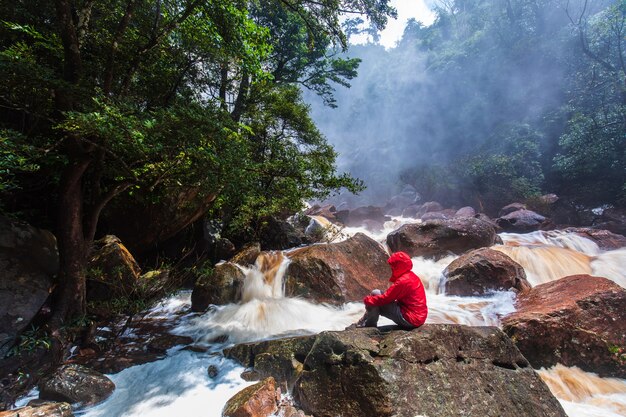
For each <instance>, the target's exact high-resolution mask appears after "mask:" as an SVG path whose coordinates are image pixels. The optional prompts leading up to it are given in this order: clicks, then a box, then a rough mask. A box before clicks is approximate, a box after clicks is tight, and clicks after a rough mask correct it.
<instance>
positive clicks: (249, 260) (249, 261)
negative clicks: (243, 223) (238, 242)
mask: <svg viewBox="0 0 626 417" xmlns="http://www.w3.org/2000/svg"><path fill="white" fill-rule="evenodd" d="M260 253H261V244H260V243H258V242H252V243H248V244H246V245H245V246H244V247H243V248H241V249H240V250H239V252H237V253H236V254H235V256H233V257H232V259H231V260H230V262H231V263H235V264H237V265H241V266H250V265H254V262H255V261H256V258H257V256H259V254H260Z"/></svg>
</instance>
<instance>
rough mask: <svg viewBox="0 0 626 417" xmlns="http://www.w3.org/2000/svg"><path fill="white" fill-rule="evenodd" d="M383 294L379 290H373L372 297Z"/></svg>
mask: <svg viewBox="0 0 626 417" xmlns="http://www.w3.org/2000/svg"><path fill="white" fill-rule="evenodd" d="M382 293H383V292H382V291H381V290H379V289H375V290H372V292H371V295H381V294H382Z"/></svg>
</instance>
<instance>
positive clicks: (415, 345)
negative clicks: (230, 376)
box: [226, 325, 566, 417]
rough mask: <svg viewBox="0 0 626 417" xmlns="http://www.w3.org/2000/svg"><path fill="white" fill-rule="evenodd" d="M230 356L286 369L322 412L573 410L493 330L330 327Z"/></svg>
mask: <svg viewBox="0 0 626 417" xmlns="http://www.w3.org/2000/svg"><path fill="white" fill-rule="evenodd" d="M272 344H275V345H274V346H273V345H272ZM309 346H310V347H309ZM290 349H293V350H290ZM263 352H267V354H263ZM226 354H227V355H228V356H230V357H233V358H236V359H238V360H240V361H241V362H242V363H243V364H244V365H247V366H253V367H254V369H255V370H256V369H257V366H261V367H263V369H264V372H273V371H275V372H276V375H275V378H276V379H277V381H278V382H281V381H283V379H282V378H284V376H285V370H286V369H287V370H288V372H287V374H288V375H287V376H288V378H290V379H291V380H292V381H293V386H294V389H293V394H294V398H295V400H296V401H297V403H298V404H299V406H300V407H301V408H302V410H304V412H306V413H308V414H312V415H316V416H325V415H328V416H355V417H356V416H359V417H360V416H366V417H367V416H372V417H374V416H376V417H378V416H392V415H393V416H399V417H414V416H416V415H429V416H460V415H476V416H494V417H495V416H498V417H503V416H511V417H513V416H515V417H517V416H522V415H523V416H537V417H539V416H554V417H557V416H558V417H564V416H565V415H566V414H565V413H564V411H563V409H562V408H561V406H560V404H559V403H558V401H557V400H556V399H555V398H554V396H553V395H552V394H551V393H550V391H549V390H548V388H547V386H546V385H545V384H544V383H543V381H541V379H540V378H539V377H538V375H537V374H536V373H535V372H534V371H533V369H532V368H531V367H530V366H529V365H528V362H527V361H526V359H525V358H524V357H523V356H522V355H521V354H520V352H519V351H518V350H517V349H516V348H515V346H514V345H513V343H512V342H511V340H510V339H509V338H507V337H506V335H505V334H504V333H503V332H502V331H500V330H499V329H497V328H494V327H468V326H460V325H424V326H422V327H421V328H419V329H415V330H412V331H403V330H393V331H388V330H384V329H372V328H369V329H368V328H364V329H354V330H347V331H343V332H323V333H321V334H319V335H315V336H307V337H299V338H292V339H285V340H280V341H273V342H261V344H248V345H245V346H244V347H235V348H233V349H231V350H230V351H228V352H227V353H226ZM289 362H291V363H292V365H290V366H291V367H290V368H289V366H287V367H286V366H285V364H288V363H289Z"/></svg>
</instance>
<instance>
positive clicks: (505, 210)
mask: <svg viewBox="0 0 626 417" xmlns="http://www.w3.org/2000/svg"><path fill="white" fill-rule="evenodd" d="M518 210H526V204H523V203H511V204H509V205H507V206H504V207H502V208H501V209H500V211H499V212H498V217H503V216H506V215H507V214H511V213H513V212H515V211H518Z"/></svg>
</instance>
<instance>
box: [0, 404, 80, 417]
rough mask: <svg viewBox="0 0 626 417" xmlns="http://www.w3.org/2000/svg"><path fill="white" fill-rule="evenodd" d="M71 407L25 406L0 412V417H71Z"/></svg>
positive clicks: (56, 405) (63, 405)
mask: <svg viewBox="0 0 626 417" xmlns="http://www.w3.org/2000/svg"><path fill="white" fill-rule="evenodd" d="M73 416H74V413H72V406H71V405H69V404H68V403H52V402H51V403H46V404H42V405H36V406H26V407H21V408H17V409H15V410H11V411H0V417H73Z"/></svg>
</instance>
